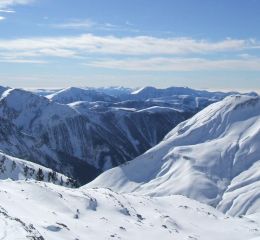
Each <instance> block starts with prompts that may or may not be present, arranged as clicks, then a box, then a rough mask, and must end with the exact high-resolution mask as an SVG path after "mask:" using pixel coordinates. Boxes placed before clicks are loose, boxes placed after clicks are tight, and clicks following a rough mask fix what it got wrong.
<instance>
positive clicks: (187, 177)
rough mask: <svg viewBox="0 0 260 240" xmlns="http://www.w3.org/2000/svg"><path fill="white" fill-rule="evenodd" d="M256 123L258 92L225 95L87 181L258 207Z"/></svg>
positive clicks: (243, 208)
mask: <svg viewBox="0 0 260 240" xmlns="http://www.w3.org/2000/svg"><path fill="white" fill-rule="evenodd" d="M259 126H260V97H250V96H240V95H239V96H231V97H227V98H225V99H224V100H223V101H221V102H218V103H215V104H212V105H210V106H209V107H207V108H205V109H204V110H202V111H201V112H199V113H198V114H196V115H195V116H194V117H192V118H191V119H189V120H187V121H185V122H183V123H180V124H179V125H178V126H177V127H176V128H174V129H173V130H172V131H171V132H170V133H169V134H168V135H167V136H166V137H165V138H164V140H163V141H162V142H161V143H160V144H158V145H156V146H155V147H153V148H152V149H151V150H149V151H147V152H146V153H145V154H143V155H141V156H140V157H137V158H136V159H135V160H133V161H131V162H130V163H128V164H125V165H122V166H120V167H117V168H114V169H111V170H109V171H107V172H105V173H104V174H102V175H100V176H99V177H98V178H97V179H95V180H94V181H93V182H91V183H90V184H88V187H110V188H112V189H114V190H116V191H119V192H135V193H140V194H148V195H150V196H165V195H171V194H182V195H185V196H188V197H190V198H193V199H196V200H199V201H201V202H204V203H207V204H211V205H213V206H215V207H217V208H218V209H220V210H222V211H223V212H229V213H230V214H232V215H240V214H249V213H253V212H257V211H260V171H259V164H260V148H259V142H260V127H259Z"/></svg>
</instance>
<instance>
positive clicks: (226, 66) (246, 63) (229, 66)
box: [86, 58, 260, 72]
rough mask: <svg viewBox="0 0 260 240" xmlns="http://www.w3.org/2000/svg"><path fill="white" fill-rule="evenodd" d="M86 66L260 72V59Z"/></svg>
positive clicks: (95, 63) (127, 61)
mask: <svg viewBox="0 0 260 240" xmlns="http://www.w3.org/2000/svg"><path fill="white" fill-rule="evenodd" d="M86 65H88V66H92V67H98V68H100V67H101V68H110V69H121V70H131V71H159V72H163V71H169V72H178V71H184V72H188V71H201V70H254V71H260V58H254V59H224V60H208V59H203V58H149V59H123V60H115V59H107V60H103V59H101V60H96V61H92V62H89V63H87V64H86Z"/></svg>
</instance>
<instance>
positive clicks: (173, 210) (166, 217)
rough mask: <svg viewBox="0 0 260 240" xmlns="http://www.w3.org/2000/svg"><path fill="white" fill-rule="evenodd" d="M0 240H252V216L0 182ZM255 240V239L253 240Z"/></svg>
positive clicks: (255, 225)
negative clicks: (235, 215) (235, 216)
mask: <svg viewBox="0 0 260 240" xmlns="http://www.w3.org/2000/svg"><path fill="white" fill-rule="evenodd" d="M0 189H1V191H0V239H5V240H18V239H21V240H25V239H34V240H44V239H45V240H56V239H62V240H76V239H95V240H103V239H122V240H124V239H135V240H141V239H151V240H153V239H154V240H155V239H164V240H167V239H169V240H170V239H171V240H172V239H176V240H184V239H186V240H195V239H196V240H209V239H211V240H219V239H221V240H230V239H236V240H256V239H259V236H260V233H259V232H260V227H259V222H257V221H255V219H256V218H257V217H258V216H257V215H252V216H247V217H243V218H232V217H229V216H227V215H224V214H222V213H220V212H219V211H217V210H216V209H214V208H212V207H209V206H207V205H204V204H201V203H198V202H196V201H194V200H191V199H188V198H186V197H183V196H168V197H152V198H151V197H145V196H134V195H131V194H117V193H115V192H112V191H111V190H109V189H88V190H86V189H82V188H80V189H69V188H64V187H61V186H57V185H53V184H50V183H39V182H28V181H27V182H25V181H17V182H13V181H11V180H6V181H0ZM257 237H258V238H257Z"/></svg>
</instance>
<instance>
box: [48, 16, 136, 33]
mask: <svg viewBox="0 0 260 240" xmlns="http://www.w3.org/2000/svg"><path fill="white" fill-rule="evenodd" d="M50 26H51V27H52V28H60V29H77V30H95V31H96V30H101V31H110V32H112V31H117V32H118V31H121V32H124V31H127V32H138V31H139V30H137V29H134V28H133V25H130V24H129V23H128V22H126V23H125V25H122V26H120V25H115V24H112V23H108V22H105V23H98V22H95V21H93V20H90V19H74V20H70V21H66V22H62V23H55V24H51V25H50Z"/></svg>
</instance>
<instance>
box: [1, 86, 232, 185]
mask: <svg viewBox="0 0 260 240" xmlns="http://www.w3.org/2000/svg"><path fill="white" fill-rule="evenodd" d="M42 92H44V91H43V90H39V91H34V92H33V93H32V92H29V91H25V90H22V89H11V88H4V87H1V88H0V95H1V98H0V121H1V122H2V124H1V127H0V133H1V136H0V140H1V141H0V147H1V150H2V151H4V152H5V153H6V154H8V155H11V156H14V157H18V158H22V159H25V160H29V161H32V162H35V163H38V164H41V165H43V166H45V167H49V168H51V169H54V170H55V171H58V172H61V173H63V174H65V175H67V176H69V177H73V178H75V179H77V180H78V181H79V183H81V184H83V183H86V182H89V181H90V180H92V179H93V178H94V177H96V176H97V175H98V174H100V173H101V172H103V171H104V170H107V169H109V168H112V167H115V166H118V165H119V164H122V163H125V162H127V161H129V160H132V159H133V158H135V157H137V156H138V155H140V154H142V153H144V152H145V151H147V150H148V149H149V148H151V147H153V146H154V145H156V144H157V143H158V142H160V141H161V140H162V139H163V137H164V136H165V135H166V134H167V133H168V132H169V131H170V130H171V129H172V128H174V127H175V126H176V125H177V124H179V123H180V122H182V121H184V120H186V119H188V118H190V117H191V116H193V115H194V114H195V113H197V112H198V111H200V110H201V109H203V108H204V107H206V106H208V105H209V104H211V103H213V102H216V101H219V100H221V99H222V98H224V97H226V96H227V95H230V94H233V93H219V92H215V93H213V92H212V93H211V92H207V91H198V90H193V89H189V88H169V89H164V90H163V89H155V88H152V87H147V88H143V89H141V90H139V91H132V92H131V91H130V90H129V89H126V88H99V89H81V88H75V87H72V88H67V89H63V90H59V91H52V92H51V94H44V95H45V96H42ZM36 93H37V94H36ZM45 93H46V92H45ZM109 94H110V95H109Z"/></svg>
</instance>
